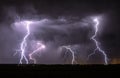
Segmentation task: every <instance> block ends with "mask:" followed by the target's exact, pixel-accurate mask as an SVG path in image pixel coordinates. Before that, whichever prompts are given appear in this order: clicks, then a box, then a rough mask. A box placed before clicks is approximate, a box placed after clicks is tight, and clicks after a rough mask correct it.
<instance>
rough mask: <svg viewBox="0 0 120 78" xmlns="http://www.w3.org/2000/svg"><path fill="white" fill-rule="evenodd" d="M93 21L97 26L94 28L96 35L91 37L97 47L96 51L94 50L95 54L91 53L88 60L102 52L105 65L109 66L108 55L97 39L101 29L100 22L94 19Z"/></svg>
mask: <svg viewBox="0 0 120 78" xmlns="http://www.w3.org/2000/svg"><path fill="white" fill-rule="evenodd" d="M93 21H94V22H95V26H94V29H95V33H94V35H93V36H92V37H91V39H92V40H93V41H94V42H95V45H96V49H95V50H94V52H93V53H91V54H90V55H88V58H89V57H90V56H91V55H93V54H95V52H96V51H97V50H98V51H99V52H101V53H102V54H103V55H104V62H105V64H108V58H107V54H106V53H105V51H104V50H102V49H101V48H100V46H99V42H98V41H97V40H96V39H95V37H96V36H97V32H98V27H99V20H98V18H97V17H96V18H94V19H93Z"/></svg>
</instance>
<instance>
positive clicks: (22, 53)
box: [19, 21, 31, 64]
mask: <svg viewBox="0 0 120 78" xmlns="http://www.w3.org/2000/svg"><path fill="white" fill-rule="evenodd" d="M22 23H24V25H25V27H26V31H27V33H26V35H25V36H24V37H23V40H22V42H21V44H20V50H21V58H20V62H19V63H20V64H22V60H24V59H25V61H26V64H28V59H27V57H26V56H25V49H26V47H27V38H28V36H29V35H30V24H31V22H30V21H24V22H22Z"/></svg>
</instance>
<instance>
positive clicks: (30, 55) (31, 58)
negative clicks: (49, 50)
mask: <svg viewBox="0 0 120 78" xmlns="http://www.w3.org/2000/svg"><path fill="white" fill-rule="evenodd" d="M37 45H38V48H37V49H35V50H34V51H33V52H32V53H30V54H29V59H30V60H33V62H34V64H36V59H35V58H33V57H32V55H33V54H35V53H37V52H38V51H41V50H42V49H45V47H46V46H45V45H44V44H42V43H41V42H38V43H37Z"/></svg>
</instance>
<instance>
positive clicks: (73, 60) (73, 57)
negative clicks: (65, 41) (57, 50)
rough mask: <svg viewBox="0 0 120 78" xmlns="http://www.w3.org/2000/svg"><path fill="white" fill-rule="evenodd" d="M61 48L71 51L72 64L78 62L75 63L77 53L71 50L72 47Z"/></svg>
mask: <svg viewBox="0 0 120 78" xmlns="http://www.w3.org/2000/svg"><path fill="white" fill-rule="evenodd" d="M61 48H65V49H67V50H69V51H70V52H71V54H72V61H71V64H74V63H75V62H76V61H75V52H74V51H73V50H72V49H71V48H70V46H62V47H61Z"/></svg>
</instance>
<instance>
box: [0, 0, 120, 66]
mask: <svg viewBox="0 0 120 78" xmlns="http://www.w3.org/2000/svg"><path fill="white" fill-rule="evenodd" d="M117 5H118V3H117V2H106V1H104V2H103V1H98V2H96V1H95V2H92V1H89V2H84V1H82V2H79V1H72V0H69V1H57V2H54V1H47V0H44V1H42V0H41V1H34V0H30V1H22V2H21V1H17V2H3V3H2V4H1V5H0V6H1V7H0V9H1V13H0V16H1V18H0V22H1V24H0V35H1V37H0V51H1V52H0V56H1V58H2V59H0V63H18V62H19V59H18V58H19V53H18V54H17V55H16V56H13V54H14V53H15V50H16V49H18V48H19V44H20V42H21V40H22V38H23V35H24V34H21V33H20V32H17V31H15V29H13V27H11V24H13V23H14V22H15V21H18V20H23V19H25V20H26V19H27V20H28V19H29V20H34V19H35V20H41V19H44V18H45V19H48V21H49V22H48V21H47V22H46V23H45V24H43V25H42V26H40V25H41V24H38V28H36V29H35V30H34V31H33V35H34V36H33V35H31V38H30V39H31V40H32V38H33V37H34V39H35V40H43V41H44V42H45V44H46V45H47V46H48V48H47V50H46V51H45V52H44V53H42V54H41V56H40V57H37V56H36V55H35V58H37V60H38V63H45V64H50V63H53V64H54V63H61V64H62V63H63V60H64V59H63V56H62V55H61V53H63V55H64V51H62V52H60V51H59V47H60V46H63V45H71V46H73V47H74V49H75V51H76V50H77V54H76V57H77V58H79V59H80V60H78V61H79V63H86V62H87V59H86V57H87V55H88V54H90V53H91V52H92V51H93V49H94V48H95V45H94V43H93V42H92V41H91V40H90V37H91V36H92V35H93V31H94V29H93V24H91V23H88V21H87V22H84V21H83V19H85V17H87V16H91V15H92V16H94V15H97V14H104V13H106V15H107V13H108V15H109V13H111V15H109V21H107V23H110V24H105V25H106V26H105V27H104V28H103V31H102V32H101V35H100V36H98V38H99V39H98V40H99V41H100V42H101V44H102V46H103V47H102V48H103V49H104V50H105V51H107V53H108V54H109V57H112V58H115V57H116V56H117V57H119V33H118V32H119V28H120V27H119V22H116V21H115V20H116V18H118V17H117V16H118V14H117V12H116V10H117V9H118V6H117ZM111 16H112V18H111ZM110 19H111V20H110ZM85 20H86V19H85ZM106 20H108V19H106ZM113 20H114V21H113ZM19 30H21V29H19ZM111 35H112V37H111ZM116 40H117V41H116ZM76 45H77V47H76ZM59 53H60V54H59ZM96 55H97V54H96ZM98 56H99V55H98ZM96 57H97V56H96ZM96 57H95V58H96ZM68 58H71V56H70V57H68ZM95 58H94V57H93V58H91V59H92V60H94V59H95ZM61 59H63V60H61ZM99 59H101V58H96V59H95V62H96V60H99ZM95 62H93V63H95ZM90 63H92V61H90Z"/></svg>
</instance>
